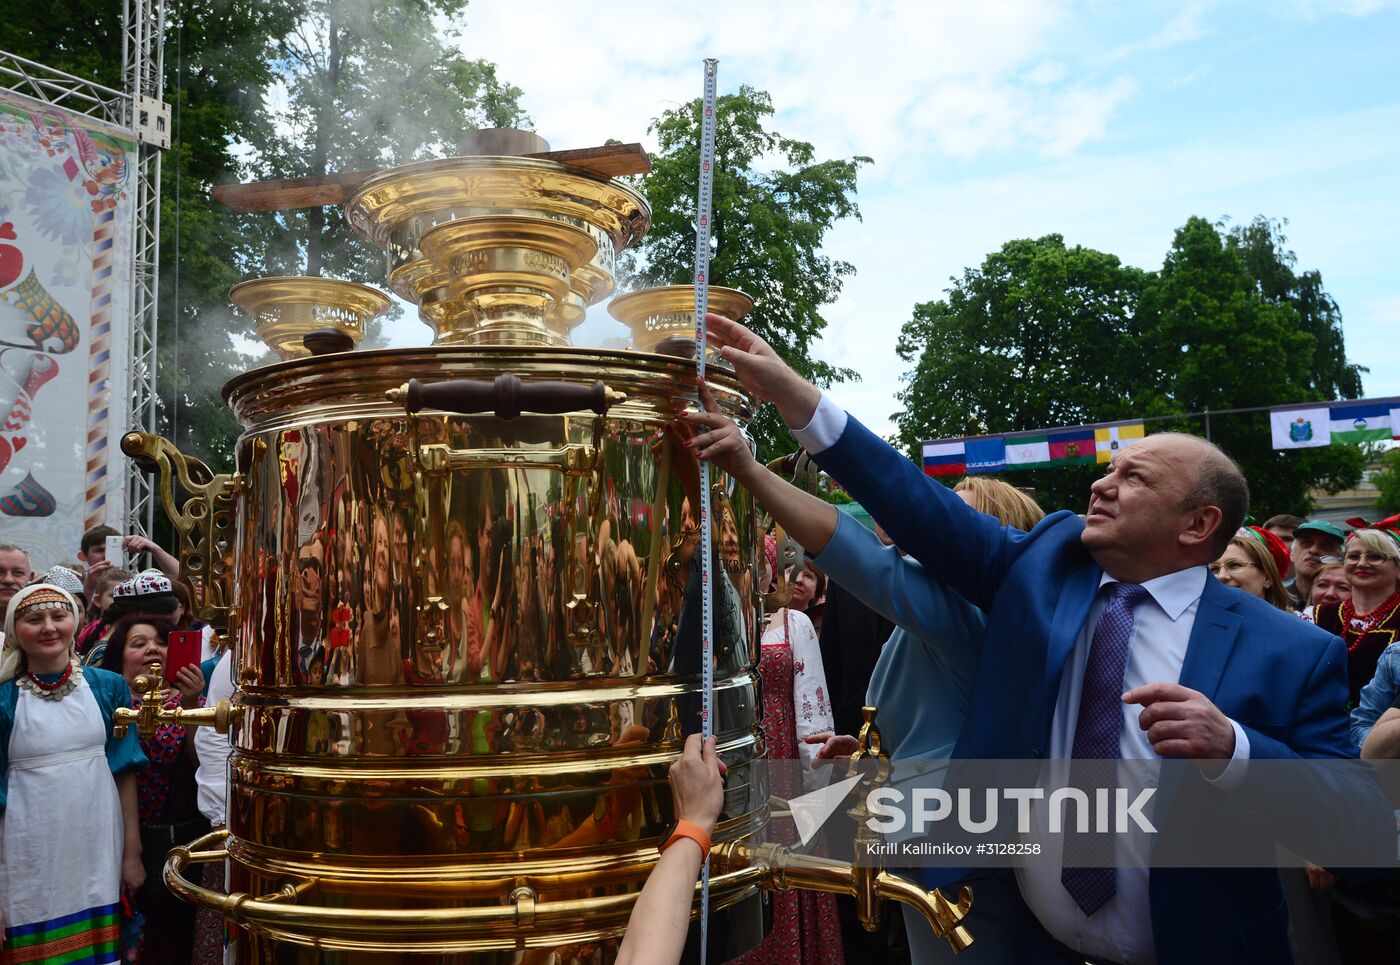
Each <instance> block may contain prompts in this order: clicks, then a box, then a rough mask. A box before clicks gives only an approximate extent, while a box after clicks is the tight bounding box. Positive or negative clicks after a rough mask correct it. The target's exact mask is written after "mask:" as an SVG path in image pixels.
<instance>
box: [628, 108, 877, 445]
mask: <svg viewBox="0 0 1400 965" xmlns="http://www.w3.org/2000/svg"><path fill="white" fill-rule="evenodd" d="M700 108H701V104H700V100H699V99H698V98H697V99H696V100H694V101H692V102H690V103H689V104H686V105H683V106H681V107H677V108H675V109H674V110H669V111H666V112H665V113H663V114H662V115H661V116H660V117H658V118H657V119H656V120H655V121H654V122H653V123H652V125H651V128H650V130H651V132H652V133H653V134H655V135H656V138H657V142H658V146H659V148H660V150H659V151H658V153H657V154H656V155H655V156H654V157H653V158H652V170H651V173H650V174H647V175H646V176H644V177H643V178H642V179H641V183H640V187H641V188H642V190H643V193H645V194H646V196H647V198H648V200H650V202H651V206H652V213H653V220H652V227H651V232H650V233H649V234H648V235H647V237H646V238H645V239H644V240H643V241H642V243H641V245H640V246H639V247H638V248H637V249H636V250H635V251H632V252H627V253H625V254H624V255H623V258H622V260H621V272H620V273H621V275H622V278H623V281H624V283H625V284H629V285H631V286H633V287H642V286H649V285H683V284H689V283H690V282H691V281H692V277H693V275H694V270H695V267H694V266H695V204H696V196H697V194H698V191H699V169H700V153H699V152H700ZM715 114H716V118H717V124H716V131H715V165H714V194H713V205H712V220H711V244H712V250H711V255H710V282H711V284H714V285H722V286H727V287H730V288H738V289H740V290H741V291H744V292H747V293H748V294H750V295H752V296H754V301H755V306H754V310H753V312H752V313H750V314H749V315H748V316H747V317H746V318H745V319H744V323H745V324H746V325H748V326H749V327H750V328H752V329H753V330H754V331H755V332H757V333H758V334H759V335H761V336H762V337H763V338H764V339H766V340H767V341H768V342H769V343H770V344H771V345H772V346H773V347H774V348H775V349H777V351H778V352H779V354H781V355H782V356H783V358H785V359H786V360H787V361H788V362H789V364H791V365H792V366H793V367H794V368H796V369H797V370H798V371H799V372H801V373H802V374H803V375H804V376H805V377H807V378H809V379H811V380H812V381H814V382H816V383H817V384H818V385H829V384H831V383H832V382H833V381H837V380H841V379H853V378H857V376H856V374H855V373H854V372H852V371H851V370H850V369H843V368H837V367H835V366H832V365H829V364H828V363H826V362H821V361H818V360H815V359H813V358H812V357H811V354H812V353H811V350H812V344H813V342H814V341H815V340H816V339H817V338H818V336H820V335H821V333H822V331H823V330H824V329H825V328H826V319H825V318H823V317H822V314H821V310H822V306H824V305H828V304H830V303H831V302H833V301H835V300H836V297H837V296H838V295H839V294H840V292H841V285H842V281H843V279H845V278H846V277H847V276H849V275H851V274H852V273H854V271H855V268H854V266H852V265H850V264H849V263H847V262H844V261H838V260H836V259H833V258H830V257H827V256H826V255H824V254H822V250H821V246H822V240H823V238H825V237H826V233H827V231H829V230H830V229H831V227H832V225H834V224H835V223H836V222H837V221H839V220H841V219H842V218H848V217H853V218H859V217H860V209H859V207H858V206H857V204H856V199H855V195H856V176H857V173H858V171H859V170H860V166H861V165H862V164H868V163H869V162H870V159H869V158H867V157H853V158H847V159H844V160H828V161H818V160H816V149H815V148H814V147H813V146H812V145H811V144H808V143H807V142H805V141H797V140H793V139H791V138H787V137H783V136H782V135H781V134H778V133H776V132H774V131H771V130H769V129H768V127H767V124H768V121H769V119H770V118H771V117H772V115H773V101H772V98H771V97H770V96H769V95H768V94H767V93H765V92H764V91H759V90H755V89H753V88H751V87H747V86H744V87H740V88H739V91H738V93H736V94H726V95H724V96H722V97H720V98H718V100H717V102H716V111H715ZM772 158H777V159H779V162H780V166H779V167H778V168H776V169H774V170H768V169H762V168H760V165H762V164H763V163H764V162H765V161H766V160H768V159H772ZM750 431H751V432H752V433H753V435H754V438H755V440H756V441H757V442H758V449H759V455H760V458H765V459H767V458H772V457H773V456H777V455H779V454H781V453H783V452H787V451H790V450H791V449H793V448H795V445H796V444H795V443H794V442H793V441H792V437H791V436H790V435H789V434H788V432H787V430H786V429H785V428H784V427H783V425H782V422H781V420H779V419H778V418H777V417H776V414H775V413H773V412H772V411H771V409H769V408H767V407H765V409H764V410H762V411H760V413H759V415H758V418H757V419H756V420H755V421H754V424H753V426H751V429H750Z"/></svg>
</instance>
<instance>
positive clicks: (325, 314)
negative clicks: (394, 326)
mask: <svg viewBox="0 0 1400 965" xmlns="http://www.w3.org/2000/svg"><path fill="white" fill-rule="evenodd" d="M228 297H229V299H230V300H232V302H233V303H234V304H235V305H237V306H238V307H239V308H241V309H243V310H244V311H245V312H247V313H248V314H249V315H251V316H253V320H254V321H255V322H256V323H257V333H258V338H260V339H262V340H263V341H264V342H266V343H267V346H268V348H270V349H272V351H273V352H275V353H276V354H277V357H278V358H280V359H282V360H284V361H285V360H287V359H299V358H306V357H307V356H309V355H310V354H311V350H310V349H309V348H307V347H306V346H305V344H304V343H303V339H304V338H305V337H306V336H307V335H308V334H310V333H311V332H315V331H320V330H323V329H331V330H333V331H338V332H341V333H343V334H345V335H347V336H349V338H350V340H351V345H352V346H354V345H358V344H359V343H360V341H361V340H362V339H363V338H364V337H365V333H366V332H367V331H368V330H369V324H370V322H372V321H374V320H375V319H376V318H378V317H379V316H380V315H383V314H384V313H385V312H386V311H388V310H389V305H390V301H389V297H388V296H387V295H385V294H384V293H383V292H381V291H378V290H376V289H374V288H370V287H369V286H368V285H361V284H358V283H356V282H352V281H341V280H340V279H338V278H321V277H318V276H312V275H273V276H269V277H267V278H254V279H252V280H251V281H245V282H241V283H239V284H237V285H234V286H233V287H232V288H230V289H229V293H228Z"/></svg>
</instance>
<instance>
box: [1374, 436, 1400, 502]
mask: <svg viewBox="0 0 1400 965" xmlns="http://www.w3.org/2000/svg"><path fill="white" fill-rule="evenodd" d="M1377 461H1378V462H1379V463H1380V468H1379V469H1377V470H1376V471H1375V472H1374V473H1372V474H1371V482H1372V483H1373V484H1374V485H1375V487H1376V490H1377V491H1378V492H1379V493H1380V496H1379V498H1377V500H1376V508H1377V509H1379V510H1380V511H1381V515H1382V516H1389V515H1391V514H1393V513H1400V449H1389V450H1387V451H1385V452H1383V453H1381V454H1380V458H1379V459H1378V460H1377Z"/></svg>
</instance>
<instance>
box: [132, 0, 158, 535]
mask: <svg viewBox="0 0 1400 965" xmlns="http://www.w3.org/2000/svg"><path fill="white" fill-rule="evenodd" d="M164 78H165V0H124V2H123V4H122V87H123V88H124V89H125V99H124V106H125V109H126V114H125V116H124V118H123V120H122V126H124V127H127V128H129V129H130V130H133V131H135V132H136V134H137V141H138V142H139V147H138V150H139V151H140V163H139V164H138V165H137V167H136V179H135V188H136V194H135V204H136V207H135V211H134V215H135V217H134V221H135V229H136V237H135V239H134V244H133V245H132V261H133V269H134V274H135V292H134V293H133V299H132V324H131V382H132V385H131V390H132V407H131V414H132V417H133V421H135V422H136V423H137V424H138V425H139V426H140V427H141V428H142V429H143V430H145V431H146V432H155V431H156V400H157V398H158V395H157V392H156V347H157V344H158V343H157V340H156V334H157V307H158V305H159V296H160V160H161V152H162V150H163V149H164V148H166V147H168V146H169V145H170V138H169V130H168V126H161V127H160V129H159V130H156V129H155V128H156V124H157V121H158V118H157V117H154V116H153V115H155V114H158V113H159V111H160V109H161V108H162V107H163V105H162V103H161V101H162V94H163V92H164V84H165V80H164ZM166 124H167V125H168V112H167V114H166ZM156 485H157V480H156V477H155V476H154V475H152V474H149V473H146V472H144V471H142V470H141V469H139V468H137V466H136V463H135V462H134V461H130V460H129V461H128V465H127V482H126V517H127V520H128V521H129V522H128V526H129V528H130V531H131V532H134V533H141V534H143V535H146V536H150V535H151V533H152V531H153V528H154V521H155V507H156V501H157V494H156Z"/></svg>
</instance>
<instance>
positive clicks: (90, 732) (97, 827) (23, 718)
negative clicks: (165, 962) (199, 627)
mask: <svg viewBox="0 0 1400 965" xmlns="http://www.w3.org/2000/svg"><path fill="white" fill-rule="evenodd" d="M60 677H61V675H59V674H40V675H39V676H38V679H39V680H40V681H42V682H44V683H45V684H49V685H52V684H54V683H56V682H57V681H58V680H59V679H60ZM70 681H71V682H73V687H72V689H71V690H70V691H68V692H67V693H66V694H64V695H63V696H62V697H60V698H58V699H51V698H48V697H43V696H39V695H38V694H39V692H40V688H38V687H36V686H34V685H33V684H32V682H31V681H29V680H28V679H27V678H26V677H25V676H24V675H21V676H20V677H18V678H16V679H14V680H8V681H6V682H5V683H3V684H0V806H3V808H4V811H3V814H0V907H3V909H4V915H5V947H4V950H3V952H0V962H3V963H5V965H9V963H12V962H16V963H17V962H63V963H74V965H87V963H93V965H96V963H105V962H117V961H119V960H120V947H119V945H120V942H119V938H120V929H121V910H120V901H121V867H122V846H123V841H124V833H123V827H122V810H121V802H120V800H119V799H118V796H117V785H116V782H115V781H114V780H113V777H114V775H117V774H122V773H124V772H126V771H130V770H139V769H141V768H144V767H145V765H146V758H145V755H144V754H142V753H141V747H140V744H139V743H138V741H137V735H136V730H135V729H134V728H133V729H130V730H128V731H127V734H126V737H124V738H122V739H120V740H118V739H117V738H114V737H112V736H111V735H112V712H113V711H114V710H115V709H116V708H118V707H125V706H127V705H128V704H130V702H131V695H130V692H129V691H128V689H127V685H126V681H125V680H123V679H122V678H121V676H119V675H118V674H114V673H111V672H109V671H106V670H100V669H97V668H93V667H87V668H78V667H77V666H73V667H72V668H71V677H70Z"/></svg>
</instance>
